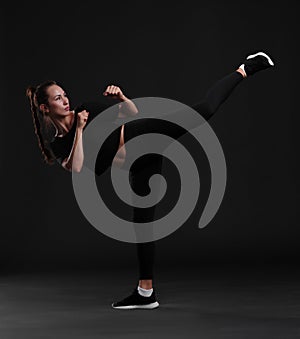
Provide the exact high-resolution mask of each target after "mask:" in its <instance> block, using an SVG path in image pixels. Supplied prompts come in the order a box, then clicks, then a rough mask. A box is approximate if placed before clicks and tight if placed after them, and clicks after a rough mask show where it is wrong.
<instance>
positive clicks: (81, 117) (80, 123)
mask: <svg viewBox="0 0 300 339" xmlns="http://www.w3.org/2000/svg"><path fill="white" fill-rule="evenodd" d="M88 117H89V112H87V111H86V110H83V111H81V112H79V113H78V114H77V127H78V128H83V127H84V126H85V125H86V122H87V119H88Z"/></svg>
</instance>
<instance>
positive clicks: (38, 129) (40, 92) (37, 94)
mask: <svg viewBox="0 0 300 339" xmlns="http://www.w3.org/2000/svg"><path fill="white" fill-rule="evenodd" d="M52 85H56V82H55V81H53V80H49V81H45V82H43V83H41V84H40V85H38V86H36V87H35V86H29V87H28V88H27V89H26V96H27V97H28V99H29V102H30V109H31V114H32V120H33V126H34V131H35V134H36V136H37V139H38V145H39V148H40V149H41V152H42V155H43V160H44V162H45V163H47V164H49V165H52V164H53V163H54V159H55V158H54V156H53V154H52V152H51V149H50V147H48V146H47V145H48V140H47V139H46V138H45V137H44V135H43V132H42V128H43V127H47V126H48V125H49V119H47V117H46V116H45V113H44V112H42V111H41V110H40V109H39V107H40V105H41V104H47V103H48V94H47V89H48V88H49V87H50V86H52ZM41 121H43V123H44V126H41Z"/></svg>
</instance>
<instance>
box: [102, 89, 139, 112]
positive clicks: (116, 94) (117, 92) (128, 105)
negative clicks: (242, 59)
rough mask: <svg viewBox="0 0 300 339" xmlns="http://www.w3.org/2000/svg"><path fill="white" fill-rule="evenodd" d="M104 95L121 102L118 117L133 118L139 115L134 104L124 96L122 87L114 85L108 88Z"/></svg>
mask: <svg viewBox="0 0 300 339" xmlns="http://www.w3.org/2000/svg"><path fill="white" fill-rule="evenodd" d="M103 95H104V96H110V97H112V98H113V99H117V100H120V101H121V102H120V104H119V115H118V117H119V118H125V117H128V116H133V115H136V114H137V113H138V109H137V107H136V105H135V104H134V102H133V101H132V100H130V99H129V98H127V97H126V96H125V95H124V93H123V92H122V90H121V89H120V87H118V86H114V85H111V86H107V88H106V90H105V91H104V93H103Z"/></svg>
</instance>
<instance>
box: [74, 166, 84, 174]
mask: <svg viewBox="0 0 300 339" xmlns="http://www.w3.org/2000/svg"><path fill="white" fill-rule="evenodd" d="M81 168H82V167H75V168H72V171H73V172H75V173H80V172H81Z"/></svg>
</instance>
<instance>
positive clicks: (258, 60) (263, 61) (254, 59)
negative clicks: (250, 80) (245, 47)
mask: <svg viewBox="0 0 300 339" xmlns="http://www.w3.org/2000/svg"><path fill="white" fill-rule="evenodd" d="M272 66H274V62H273V61H272V60H271V58H270V57H269V56H268V55H267V54H266V53H264V52H258V53H255V54H252V55H249V56H247V58H246V60H245V62H244V63H243V64H242V65H241V66H240V68H242V69H243V70H244V71H245V73H246V75H247V76H250V75H253V74H254V73H256V72H259V71H262V70H264V69H267V68H269V67H272Z"/></svg>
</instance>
